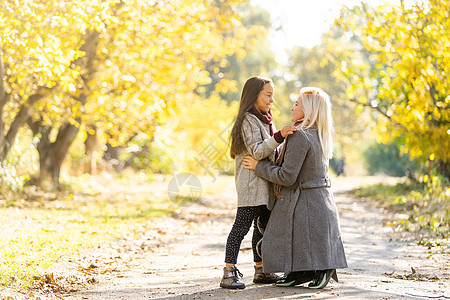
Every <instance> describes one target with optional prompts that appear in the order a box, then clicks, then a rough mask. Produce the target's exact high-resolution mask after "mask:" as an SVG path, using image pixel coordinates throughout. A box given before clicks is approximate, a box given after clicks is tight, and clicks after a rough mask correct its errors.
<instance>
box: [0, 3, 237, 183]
mask: <svg viewBox="0 0 450 300" xmlns="http://www.w3.org/2000/svg"><path fill="white" fill-rule="evenodd" d="M237 2H240V1H227V2H226V3H222V2H220V3H219V2H217V1H206V0H205V1H201V0H192V1H163V0H160V1H152V2H148V1H140V0H130V1H119V0H111V1H103V2H102V3H98V2H96V1H94V2H91V1H86V0H79V1H72V2H70V3H68V2H50V3H46V4H45V5H44V4H43V3H41V1H29V2H28V3H27V4H26V5H22V3H20V4H19V3H18V2H17V1H7V2H6V4H2V6H1V9H2V14H1V18H2V21H4V23H5V24H6V27H5V33H6V34H5V35H4V37H3V38H2V45H1V46H2V48H1V49H2V50H1V53H2V63H3V65H2V66H1V69H0V71H1V72H2V75H3V76H2V78H3V81H2V85H1V88H0V96H1V97H2V101H1V102H0V104H3V106H2V109H3V111H4V110H5V109H8V112H12V114H6V115H7V120H6V121H4V120H3V119H2V120H1V121H2V122H1V125H2V126H1V128H2V129H3V128H5V127H6V130H9V131H11V132H12V133H14V131H15V132H16V134H17V129H16V128H20V126H23V124H25V122H27V120H28V124H29V125H30V127H31V128H32V130H33V133H34V134H35V136H36V140H35V141H36V145H37V149H38V151H39V155H40V170H41V172H40V179H41V180H46V179H47V178H51V181H52V182H53V184H54V185H55V186H58V184H59V172H60V168H61V163H62V161H63V160H64V157H65V156H66V155H67V151H68V149H69V147H70V145H71V144H72V142H73V140H74V139H75V137H76V135H77V133H78V131H79V128H80V126H86V128H87V130H89V131H90V132H92V131H94V132H96V131H97V130H98V131H99V132H100V134H103V135H105V136H107V137H108V142H109V143H110V144H112V145H118V144H120V143H122V142H123V141H126V140H129V139H130V138H131V137H133V136H135V135H137V134H141V133H144V134H147V135H148V136H151V135H152V134H153V133H152V132H153V128H154V127H155V125H157V124H158V115H159V114H160V113H161V112H170V111H175V110H176V109H177V106H178V104H177V103H178V102H180V101H188V100H189V98H191V96H190V95H193V90H194V89H195V87H196V86H197V85H199V84H205V83H208V82H209V77H208V75H209V74H208V72H206V71H204V65H205V63H206V62H207V61H210V60H220V58H221V57H225V56H226V55H231V54H232V53H233V52H234V51H236V49H238V48H240V47H242V46H241V42H240V41H239V39H237V38H235V37H233V36H231V35H224V34H223V33H224V32H231V31H233V30H234V29H236V28H237V27H239V25H240V22H239V19H238V18H237V14H236V12H235V10H234V5H235V4H236V3H237ZM219 4H220V5H219ZM19 11H21V12H22V11H23V13H21V14H19V15H20V17H19V18H16V16H17V15H18V13H17V12H19ZM36 20H38V21H39V22H36ZM17 46H22V47H17ZM49 92H51V94H50V93H49ZM12 98H14V99H17V101H8V100H9V99H12ZM39 100H42V101H40V102H39ZM7 103H9V105H10V106H9V107H8V106H7V105H6V104H7ZM22 107H23V108H24V112H23V113H22V110H21V108H22ZM33 110H34V113H33V114H32V117H31V118H28V116H29V115H30V114H31V112H32V111H33ZM16 112H17V113H16ZM11 115H12V116H11ZM14 115H16V117H14ZM1 116H2V118H3V117H4V114H1ZM15 120H17V121H15ZM16 124H17V126H16ZM5 125H6V126H5ZM94 128H95V129H94ZM9 131H8V133H7V134H5V135H3V136H2V140H0V144H1V145H3V147H2V149H4V150H2V151H3V152H2V153H4V155H3V156H5V155H7V151H8V147H10V146H11V145H12V144H13V142H14V136H13V134H9Z"/></svg>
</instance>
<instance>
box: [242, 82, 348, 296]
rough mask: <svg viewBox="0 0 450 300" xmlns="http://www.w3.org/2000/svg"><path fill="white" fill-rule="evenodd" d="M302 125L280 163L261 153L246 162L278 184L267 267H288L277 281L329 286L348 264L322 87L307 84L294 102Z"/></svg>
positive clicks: (294, 114)
mask: <svg viewBox="0 0 450 300" xmlns="http://www.w3.org/2000/svg"><path fill="white" fill-rule="evenodd" d="M291 121H292V122H294V123H295V125H296V126H297V128H298V129H299V130H297V131H296V132H295V133H294V134H293V135H292V136H290V137H289V138H288V139H287V140H286V141H285V146H284V147H283V151H282V153H281V155H280V160H279V161H277V162H278V164H279V165H278V166H277V165H273V164H271V162H270V161H268V160H261V161H259V162H258V161H257V160H256V159H255V157H253V158H252V157H250V156H247V157H246V158H245V159H244V165H245V168H247V169H250V170H255V173H256V175H258V176H260V177H262V178H264V179H267V180H269V181H271V182H274V183H276V184H277V191H278V197H277V201H276V203H275V206H274V207H273V210H272V213H271V216H270V219H269V223H268V224H267V228H266V231H265V233H264V239H263V242H262V257H263V261H264V271H265V272H284V273H285V275H287V276H286V277H285V278H284V279H282V280H280V281H279V282H277V285H280V286H294V285H298V284H301V283H305V282H308V281H312V282H311V283H310V284H309V287H310V288H317V289H320V288H324V287H325V286H326V285H327V284H328V281H329V280H330V277H333V278H334V279H335V280H336V281H337V275H336V269H337V268H346V267H347V261H346V258H345V253H344V247H343V244H342V240H341V233H340V226H339V215H338V211H337V208H336V204H335V202H334V199H333V194H332V191H331V188H330V180H329V179H328V177H327V172H328V162H329V159H330V158H331V157H332V154H333V145H332V135H333V123H332V118H331V103H330V99H329V96H328V95H327V94H326V93H325V92H324V91H322V90H321V89H319V88H311V87H308V88H303V89H302V90H301V91H300V96H299V97H298V99H297V102H296V103H295V105H294V107H293V108H292V118H291Z"/></svg>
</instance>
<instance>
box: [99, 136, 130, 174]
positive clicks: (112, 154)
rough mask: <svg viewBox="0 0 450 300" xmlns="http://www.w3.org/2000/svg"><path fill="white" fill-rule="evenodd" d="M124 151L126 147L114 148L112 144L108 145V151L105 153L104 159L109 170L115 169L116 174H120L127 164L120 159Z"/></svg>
mask: <svg viewBox="0 0 450 300" xmlns="http://www.w3.org/2000/svg"><path fill="white" fill-rule="evenodd" d="M123 149H124V147H122V146H118V147H113V146H112V145H111V144H110V143H106V151H105V152H104V153H103V159H104V160H105V161H106V162H107V166H108V169H109V170H112V169H114V170H115V171H116V172H119V171H121V170H122V169H123V167H124V165H125V163H124V162H123V161H120V159H119V156H120V152H122V150H123Z"/></svg>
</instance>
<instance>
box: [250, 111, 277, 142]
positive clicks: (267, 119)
mask: <svg viewBox="0 0 450 300" xmlns="http://www.w3.org/2000/svg"><path fill="white" fill-rule="evenodd" d="M249 113H251V114H253V115H255V116H256V117H257V118H258V119H259V120H260V121H261V122H263V123H264V124H268V125H269V131H270V132H269V133H270V136H273V123H272V120H273V118H272V116H271V115H270V114H269V113H262V112H260V111H259V110H257V109H256V108H255V107H252V109H250V110H249Z"/></svg>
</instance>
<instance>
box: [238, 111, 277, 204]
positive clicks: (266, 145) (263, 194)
mask: <svg viewBox="0 0 450 300" xmlns="http://www.w3.org/2000/svg"><path fill="white" fill-rule="evenodd" d="M274 130H275V128H274ZM242 135H243V138H244V143H245V147H246V149H247V151H244V152H243V153H241V154H239V155H236V157H235V164H236V168H235V184H236V191H237V196H238V207H242V206H258V205H267V206H268V207H269V209H271V208H272V205H273V199H274V197H273V188H272V184H271V183H270V182H268V181H267V180H265V179H262V178H261V177H258V176H256V174H255V171H253V170H248V169H245V168H244V165H243V163H242V161H243V159H244V157H245V156H247V155H251V156H253V157H254V158H255V159H257V160H261V159H264V158H268V159H269V161H271V162H273V161H274V159H275V151H274V150H275V148H277V146H278V145H280V144H279V143H278V142H277V141H276V140H275V138H274V137H273V136H270V129H269V125H268V124H264V123H263V122H261V121H260V120H259V119H258V118H257V117H256V116H255V115H253V114H251V113H246V115H245V117H244V122H243V123H242Z"/></svg>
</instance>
